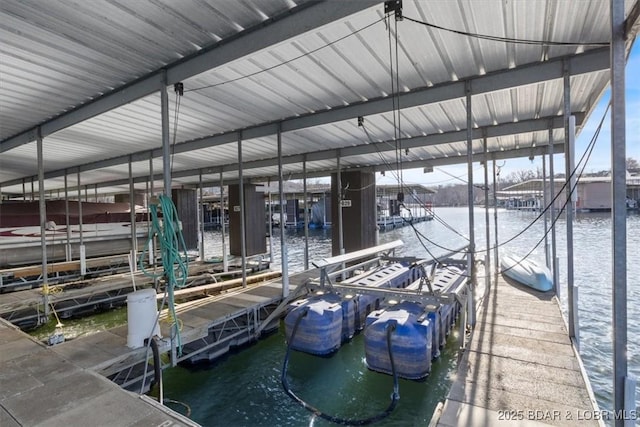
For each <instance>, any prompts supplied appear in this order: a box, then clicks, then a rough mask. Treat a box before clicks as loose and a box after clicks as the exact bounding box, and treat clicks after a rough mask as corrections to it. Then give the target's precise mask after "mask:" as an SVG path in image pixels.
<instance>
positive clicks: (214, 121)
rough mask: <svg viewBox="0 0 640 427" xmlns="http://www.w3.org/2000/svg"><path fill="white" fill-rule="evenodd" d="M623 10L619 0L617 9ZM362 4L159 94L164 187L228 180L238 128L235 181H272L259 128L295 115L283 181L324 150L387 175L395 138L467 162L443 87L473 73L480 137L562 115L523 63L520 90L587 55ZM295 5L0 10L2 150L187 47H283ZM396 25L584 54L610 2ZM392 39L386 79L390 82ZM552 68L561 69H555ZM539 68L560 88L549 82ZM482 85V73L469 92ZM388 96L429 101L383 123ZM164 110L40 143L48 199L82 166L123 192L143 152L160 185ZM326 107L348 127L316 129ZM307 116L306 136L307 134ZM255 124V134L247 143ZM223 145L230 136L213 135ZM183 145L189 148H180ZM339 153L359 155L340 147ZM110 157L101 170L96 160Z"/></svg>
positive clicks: (589, 101) (540, 140)
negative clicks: (168, 180) (170, 176)
mask: <svg viewBox="0 0 640 427" xmlns="http://www.w3.org/2000/svg"><path fill="white" fill-rule="evenodd" d="M371 3H375V2H371ZM635 3H637V1H636V0H628V1H627V2H626V5H627V11H629V10H631V8H632V7H633V6H634V4H635ZM367 4H368V3H367ZM367 4H365V3H364V2H363V3H362V4H361V5H360V6H357V7H360V8H363V9H364V10H362V11H359V12H356V13H354V14H351V15H348V16H345V17H343V18H338V19H335V20H334V21H333V22H330V23H328V24H326V25H324V24H323V25H320V26H318V27H317V28H314V25H313V24H312V23H311V21H308V22H307V21H305V24H304V25H308V26H309V28H312V30H311V31H307V32H304V31H302V30H301V33H300V34H298V35H296V36H294V37H293V38H290V39H287V40H279V41H277V42H276V43H275V44H272V45H270V46H267V47H266V48H264V49H261V50H258V51H256V52H253V53H251V54H249V55H247V56H244V57H240V58H231V60H230V61H229V62H227V63H223V64H222V65H220V66H216V67H214V68H212V69H210V70H206V69H205V71H204V72H197V73H195V75H194V76H192V77H189V78H186V79H185V80H184V81H183V83H184V88H185V94H184V96H182V97H181V98H180V99H178V98H177V95H176V94H175V93H174V92H173V90H170V91H169V118H170V119H169V121H170V134H171V137H170V138H171V141H172V142H173V141H175V142H176V143H177V144H178V145H176V148H177V151H176V154H175V155H173V158H172V171H173V172H174V173H175V174H176V178H175V180H174V181H175V182H176V184H180V185H192V184H197V183H198V181H199V176H198V174H199V173H200V172H202V173H203V180H205V181H209V182H213V181H217V180H218V178H219V175H218V173H219V171H220V170H222V169H224V170H225V171H226V172H225V177H224V178H225V180H233V179H236V178H237V172H236V171H237V167H236V166H234V164H235V163H237V161H238V153H237V146H236V142H235V141H236V140H237V136H234V134H233V132H235V131H237V130H246V133H244V134H246V135H249V136H248V137H246V138H247V140H246V141H243V155H242V157H243V161H245V162H249V163H248V164H247V168H246V170H245V171H244V176H245V177H247V178H253V177H255V178H261V177H267V176H274V175H275V174H277V167H276V166H275V165H276V164H277V162H276V161H275V160H276V138H275V135H274V132H275V131H274V129H277V127H275V126H274V127H272V128H270V127H269V126H270V124H272V123H273V124H277V123H278V122H280V121H283V120H284V121H283V122H282V123H283V125H284V124H287V123H293V122H294V121H295V119H296V118H299V119H300V121H299V123H300V125H299V127H296V126H298V125H296V126H294V127H293V129H294V130H292V131H285V132H284V133H283V135H282V142H283V144H282V152H283V155H284V156H288V160H287V161H286V162H285V170H286V171H287V173H289V174H291V175H292V176H293V175H299V174H300V173H301V171H302V165H301V163H300V161H301V158H298V157H292V156H296V155H303V154H306V155H308V156H309V157H308V158H309V159H310V160H309V161H308V162H307V169H308V171H309V172H310V173H311V174H314V173H315V174H317V173H326V172H329V171H331V170H334V169H335V164H336V161H335V157H334V158H329V157H328V156H332V155H334V154H335V155H337V153H338V151H337V150H340V153H341V155H344V154H343V153H347V155H345V156H344V157H343V158H342V159H341V162H342V165H343V166H344V167H362V166H376V167H381V168H383V167H386V166H388V165H389V164H393V163H395V159H396V155H395V153H394V152H393V148H394V146H395V142H394V135H395V134H396V133H397V128H398V126H400V127H401V132H400V135H401V137H402V138H403V139H405V140H406V141H410V140H412V139H414V138H429V137H431V139H428V143H426V144H427V145H424V146H420V145H416V144H413V145H412V144H410V143H408V144H409V145H412V146H411V149H410V150H409V154H404V153H403V154H402V156H403V157H402V161H403V162H405V163H409V162H416V165H419V164H421V163H420V162H425V161H428V160H431V161H433V163H434V164H437V163H438V162H440V163H451V162H453V161H457V160H459V161H460V162H465V161H466V142H465V141H466V131H465V129H466V109H465V108H466V107H465V100H464V90H463V89H464V86H455V85H454V84H455V83H456V82H459V81H460V80H465V79H467V80H469V81H471V86H472V88H473V87H475V85H476V83H477V84H478V87H479V88H480V89H479V91H480V92H478V93H477V94H474V95H473V96H472V117H473V126H474V128H482V129H485V130H488V131H490V130H491V129H492V126H501V125H506V124H510V123H513V122H523V121H529V120H538V119H539V120H542V121H547V122H548V121H549V120H550V119H551V118H553V117H554V116H557V115H559V114H561V113H562V111H561V109H562V92H563V87H562V79H561V78H560V77H561V75H558V74H557V73H555V74H553V73H552V71H550V70H556V69H557V67H556V68H553V67H552V66H551V65H550V66H549V67H548V68H547V69H545V71H544V72H540V71H539V69H533V68H531V70H532V71H530V72H529V75H528V76H527V78H526V79H524V80H523V79H522V75H524V74H526V73H527V70H529V69H530V67H529V65H528V64H536V63H538V64H539V63H541V61H543V62H545V61H547V62H545V63H548V64H551V62H548V60H552V59H554V58H561V57H567V58H569V57H571V56H573V55H579V54H582V53H583V52H586V51H592V52H597V51H596V50H594V49H596V46H591V45H575V46H543V45H540V44H538V43H529V44H514V43H504V42H499V41H491V40H483V39H478V38H475V37H469V36H464V35H461V34H455V33H452V32H448V31H443V30H440V29H436V28H433V27H429V26H425V25H421V24H419V23H416V22H411V21H410V20H409V19H405V20H403V21H400V22H396V21H394V20H393V19H391V20H385V19H384V15H383V10H382V3H381V2H380V3H377V4H375V5H374V6H373V7H369V8H365V6H366V5H367ZM299 5H302V6H308V5H309V3H308V2H304V1H301V0H300V1H292V0H268V1H267V0H264V1H260V2H254V1H238V2H228V1H225V0H190V1H184V2H179V3H175V2H171V1H169V0H144V1H143V0H140V1H136V2H122V1H118V0H109V1H107V0H103V1H92V2H88V3H87V2H81V3H77V2H73V1H71V0H56V1H54V2H46V7H45V4H44V3H43V1H42V0H19V1H18V0H5V1H4V2H2V5H0V22H2V25H0V37H1V38H2V40H3V44H2V46H0V74H1V80H2V86H1V87H0V148H2V147H3V144H5V143H7V142H12V139H11V137H13V136H14V135H18V134H21V133H24V132H29V131H30V130H31V129H33V128H34V127H35V126H37V125H39V124H41V123H43V122H46V121H47V120H49V119H51V118H53V117H58V116H60V117H65V113H66V112H68V111H71V110H72V109H74V108H75V109H78V108H79V109H80V110H82V108H83V107H82V106H83V105H89V106H88V107H86V108H87V109H88V108H89V107H91V105H90V101H92V100H100V99H102V98H101V96H102V95H104V94H109V93H111V91H113V90H118V89H120V88H123V90H122V91H121V92H117V93H122V94H123V96H122V99H127V100H129V98H127V95H126V92H127V91H128V90H129V91H134V90H135V81H136V79H141V78H145V77H146V76H149V75H151V73H154V72H156V71H157V70H160V69H161V68H163V67H169V68H171V67H173V66H174V65H175V64H185V61H186V59H185V58H193V55H194V54H197V53H198V52H205V51H208V49H213V50H214V51H215V49H216V46H222V47H224V45H225V43H234V42H238V43H242V40H243V39H244V38H245V37H250V36H251V34H252V32H253V33H255V34H257V33H256V32H255V31H254V29H256V28H257V29H258V30H260V31H263V32H262V33H260V34H261V35H262V34H264V35H265V38H269V40H271V38H270V37H273V39H274V40H277V39H278V37H277V36H278V32H280V31H281V29H278V30H274V32H273V33H269V29H270V28H271V27H273V26H274V25H275V24H274V23H273V22H272V21H271V19H272V18H274V17H278V19H281V17H282V16H283V15H282V14H283V13H285V12H287V11H294V12H297V11H298V10H299V9H302V8H298V9H296V6H299ZM329 6H330V7H325V8H324V9H320V8H323V7H324V6H323V5H322V4H321V3H318V4H314V5H312V6H309V8H313V7H317V8H319V9H318V10H321V11H324V12H323V13H327V12H326V11H327V9H330V8H331V7H333V8H338V6H339V7H346V6H344V4H342V3H333V4H332V5H331V4H330V5H329ZM350 7H354V8H356V6H350ZM310 10H312V9H310ZM354 10H355V9H354ZM403 13H404V15H405V16H406V17H409V18H413V19H417V20H420V21H425V22H428V23H431V24H435V25H439V26H442V27H446V28H450V29H454V30H460V31H466V32H471V33H479V34H486V35H494V36H499V37H507V38H519V39H532V40H554V41H578V42H581V43H589V42H603V41H604V42H606V41H607V40H608V39H609V30H608V18H607V17H608V14H609V10H608V5H607V3H606V2H602V1H600V0H592V1H584V2H554V1H549V2H508V3H505V2H501V1H493V0H487V1H460V2H436V3H433V2H431V3H425V2H419V1H408V0H405V1H404V11H403ZM282 19H283V21H282V22H285V24H286V22H295V21H294V20H295V19H296V13H293V12H292V15H291V17H289V19H290V21H287V18H286V17H285V18H282ZM307 19H308V18H307ZM318 19H321V18H320V17H319V18H318ZM278 28H281V27H278ZM396 29H397V34H396ZM245 30H247V31H245ZM243 31H245V32H243ZM396 36H397V39H396ZM396 40H397V48H398V50H397V58H398V64H394V70H395V71H397V72H398V76H397V81H396V80H395V79H392V77H391V74H390V64H391V63H395V49H396ZM220 42H222V43H220ZM216 43H218V45H216ZM240 46H242V45H240ZM596 56H597V55H596V54H594V58H595V57H596ZM600 56H601V57H602V56H603V55H600ZM207 58H209V57H207ZM198 67H202V66H201V65H198ZM528 67H529V68H528ZM554 67H555V66H554ZM558 67H560V68H559V69H561V64H560V63H558ZM593 68H594V71H590V72H586V73H579V74H576V75H572V77H571V85H572V98H571V108H572V111H573V112H583V113H584V112H586V113H588V112H590V111H591V109H592V108H593V106H594V104H595V102H596V101H597V99H598V98H599V96H600V95H601V93H602V92H603V90H604V88H605V86H606V85H607V82H608V78H609V77H608V72H607V71H606V70H604V71H603V70H602V67H598V66H597V65H594V66H593ZM198 70H199V68H198ZM554 72H555V71H554ZM492 73H500V74H499V76H500V77H499V78H498V79H500V80H501V82H502V83H501V85H500V87H498V86H496V87H495V88H494V89H493V90H491V87H490V86H491V85H493V84H495V80H496V79H494V80H491V79H489V77H490V76H491V75H492ZM551 74H553V76H554V77H551V78H550V77H549V75H551ZM483 76H487V79H485V80H481V79H482V77H483ZM536 80H539V81H536ZM523 81H526V83H522V82H523ZM396 83H397V84H398V88H396ZM509 84H512V86H511V87H510V86H509ZM127 85H129V86H127ZM486 87H489V89H485V88H486ZM430 88H431V89H430ZM171 89H172V88H171ZM394 90H398V91H399V92H400V93H402V94H406V95H411V94H417V95H416V96H420V97H424V102H423V103H422V104H423V105H421V102H419V101H415V102H413V101H412V104H411V106H410V107H407V103H405V101H404V100H403V99H404V98H402V99H401V100H400V103H399V106H400V108H401V109H402V111H401V113H400V115H399V116H396V117H395V119H394V114H393V113H392V112H391V110H392V108H393V107H394V102H395V101H396V99H395V98H394V97H391V96H389V95H390V94H391V93H392V92H393V91H394ZM433 93H438V95H437V96H436V95H433V96H435V98H437V102H432V101H431V99H430V97H431V96H432V94H433ZM443 94H444V95H443ZM178 102H179V103H178ZM160 105H161V100H160V95H159V93H158V92H157V91H156V92H154V93H151V94H148V95H145V96H142V97H140V98H139V99H134V100H132V101H131V102H127V103H126V104H124V105H121V106H117V107H116V108H114V109H112V110H111V111H108V112H104V113H101V114H98V115H96V116H95V117H92V118H89V119H88V120H85V121H82V122H80V123H77V124H73V125H71V126H69V127H66V128H65V129H62V130H58V131H56V132H55V133H53V134H51V135H45V144H44V159H45V162H44V167H45V171H47V172H49V173H50V175H51V176H53V177H57V178H51V179H49V180H48V181H47V183H46V184H45V188H47V189H51V188H54V189H55V188H58V187H59V186H60V185H62V184H61V182H63V181H61V180H60V176H61V175H63V173H64V171H65V170H67V171H68V173H69V174H75V170H77V169H76V168H78V167H80V169H81V170H82V174H81V176H82V180H83V182H84V183H86V184H87V185H96V184H99V185H105V187H104V188H102V187H101V188H100V189H99V191H101V192H102V191H106V190H107V188H110V189H112V188H117V189H122V188H124V189H125V190H126V188H127V185H126V184H118V186H116V187H107V186H108V185H109V184H108V183H109V182H110V181H118V180H126V179H128V165H127V164H126V162H127V161H128V158H129V157H128V156H130V155H133V158H134V163H133V166H132V169H133V175H134V177H136V178H138V179H139V180H140V181H141V182H142V181H143V180H144V179H145V177H146V176H147V175H148V174H149V160H148V159H149V157H156V158H155V160H154V172H155V173H156V174H159V173H161V172H162V171H161V167H162V162H161V160H160V159H159V158H158V157H157V155H158V154H159V153H160V147H161V143H162V142H161V140H162V136H161V107H160ZM178 105H179V110H177V108H178ZM372 105H375V107H370V106H372ZM396 106H397V105H396ZM348 108H350V109H349V110H347V109H348ZM177 111H178V112H179V114H176V113H177ZM334 111H335V112H336V113H340V114H341V115H342V117H345V118H340V117H341V116H340V115H336V117H337V118H336V119H333V118H331V117H328V116H330V115H331V114H329V113H331V112H334ZM347 111H348V112H347ZM352 111H353V112H352ZM358 115H363V116H364V123H365V126H364V128H363V127H359V126H358V124H357V121H356V119H355V117H357V116H358ZM176 117H177V118H178V120H177V124H176V122H175V119H176ZM316 117H317V118H318V119H317V120H318V124H313V125H306V124H305V123H304V122H303V119H305V120H306V119H307V118H312V119H313V118H316ZM326 117H328V118H326ZM347 117H348V118H347ZM398 117H399V118H398ZM296 123H298V122H296ZM365 128H366V131H367V132H368V133H369V135H367V133H366V132H365ZM255 129H258V130H259V132H258V133H259V134H260V136H259V137H252V136H251V132H252V130H255ZM269 129H271V131H270V132H269V131H268V130H269ZM455 132H458V133H459V135H458V134H455ZM221 135H228V136H229V137H228V138H227V137H225V138H226V139H224V141H223V139H221V138H222V136H221ZM438 135H441V136H442V137H443V138H445V139H446V141H445V142H442V143H440V144H441V145H437V144H438V140H437V138H434V136H438ZM561 138H562V130H556V131H554V139H555V140H557V141H560V140H561ZM414 140H415V141H422V140H421V139H414ZM190 141H191V142H190ZM220 141H223V142H220ZM381 141H386V144H377V145H376V147H377V148H376V149H375V150H373V149H371V147H373V145H371V144H372V142H381ZM546 141H547V131H546V130H538V129H535V130H528V131H521V132H519V133H517V134H514V135H500V136H495V137H489V138H488V141H487V142H488V147H489V150H490V151H492V152H496V153H505V154H504V155H510V156H515V155H525V156H527V155H528V152H527V151H526V150H530V149H531V147H535V146H540V145H544V144H546ZM434 144H436V145H434ZM414 145H416V146H414ZM5 146H8V144H7V145H5ZM367 146H371V147H369V148H367ZM12 147H13V146H12ZM189 147H196V148H197V149H195V150H193V151H189V150H188V148H189ZM348 147H352V148H354V147H355V148H358V149H357V150H352V151H349V150H347V148H348ZM473 147H474V152H477V153H480V152H482V141H481V140H480V139H479V138H478V137H474V143H473ZM379 150H380V151H384V152H383V153H379V152H378V151H379ZM518 150H520V151H518ZM2 151H4V152H2ZM0 152H2V154H1V155H0V166H1V167H0V184H1V185H2V187H1V190H2V191H3V192H20V191H21V182H20V181H21V180H22V179H23V178H24V179H26V180H28V181H29V182H30V181H31V180H32V179H33V177H34V176H35V175H36V173H37V169H36V162H35V159H36V147H35V143H33V142H31V143H28V144H24V145H20V146H17V147H15V148H12V149H9V150H1V151H0ZM348 153H353V154H348ZM106 159H112V160H111V161H109V163H105V160H106ZM118 163H120V165H118ZM104 166H107V167H104ZM203 171H204V172H203ZM181 172H182V174H181ZM158 184H159V183H158ZM74 185H75V184H74ZM136 185H138V186H140V184H136ZM140 188H142V187H140Z"/></svg>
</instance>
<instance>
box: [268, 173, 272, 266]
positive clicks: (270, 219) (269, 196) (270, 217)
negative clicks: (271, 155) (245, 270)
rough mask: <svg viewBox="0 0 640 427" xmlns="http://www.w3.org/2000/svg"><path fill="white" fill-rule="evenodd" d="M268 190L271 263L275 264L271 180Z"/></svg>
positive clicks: (269, 180) (269, 179)
mask: <svg viewBox="0 0 640 427" xmlns="http://www.w3.org/2000/svg"><path fill="white" fill-rule="evenodd" d="M267 187H268V188H269V189H268V190H267V194H268V200H267V202H268V203H269V218H268V219H267V222H268V224H269V262H270V263H271V264H273V209H272V207H273V200H272V199H271V178H267Z"/></svg>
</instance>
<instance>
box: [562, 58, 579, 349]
mask: <svg viewBox="0 0 640 427" xmlns="http://www.w3.org/2000/svg"><path fill="white" fill-rule="evenodd" d="M563 80H564V97H563V101H564V107H563V115H564V157H565V162H564V164H565V179H566V184H567V186H566V189H565V190H566V205H565V208H564V212H565V217H566V219H567V224H566V226H567V302H568V306H569V310H568V316H569V319H568V324H569V336H570V337H571V338H573V339H574V340H575V343H576V347H577V348H578V349H579V348H580V336H579V333H578V323H577V320H578V307H577V306H576V305H574V303H576V302H577V301H575V298H574V295H573V290H574V277H573V193H574V192H577V191H578V189H577V187H574V186H573V185H572V183H573V182H574V179H572V177H575V171H574V166H573V162H572V161H571V153H572V152H573V148H572V147H571V144H572V142H573V137H572V129H571V125H570V123H569V122H570V116H571V74H570V72H569V70H568V69H567V63H566V62H565V63H564V79H563Z"/></svg>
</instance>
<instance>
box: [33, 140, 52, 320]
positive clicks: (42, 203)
mask: <svg viewBox="0 0 640 427" xmlns="http://www.w3.org/2000/svg"><path fill="white" fill-rule="evenodd" d="M36 150H37V156H38V206H39V208H40V245H41V249H42V252H41V253H42V304H43V305H44V321H45V322H48V321H49V278H48V276H49V274H48V271H47V201H46V200H45V196H44V157H43V153H42V151H43V148H42V135H41V134H40V128H38V137H37V139H36Z"/></svg>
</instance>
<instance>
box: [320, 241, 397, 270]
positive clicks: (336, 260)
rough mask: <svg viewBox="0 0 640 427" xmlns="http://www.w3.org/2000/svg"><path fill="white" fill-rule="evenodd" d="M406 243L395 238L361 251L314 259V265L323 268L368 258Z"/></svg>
mask: <svg viewBox="0 0 640 427" xmlns="http://www.w3.org/2000/svg"><path fill="white" fill-rule="evenodd" d="M402 245H404V243H403V242H402V240H394V241H393V242H389V243H385V244H383V245H378V246H373V247H371V248H366V249H360V250H359V251H354V252H349V253H347V254H343V255H336V256H334V257H329V258H323V259H320V260H317V261H313V262H312V263H311V264H313V266H314V267H318V268H323V267H328V266H330V265H336V264H342V263H347V262H351V261H356V260H359V259H362V258H366V257H369V256H372V255H377V254H378V253H380V252H385V251H392V250H394V249H396V248H399V247H400V246H402Z"/></svg>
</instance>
